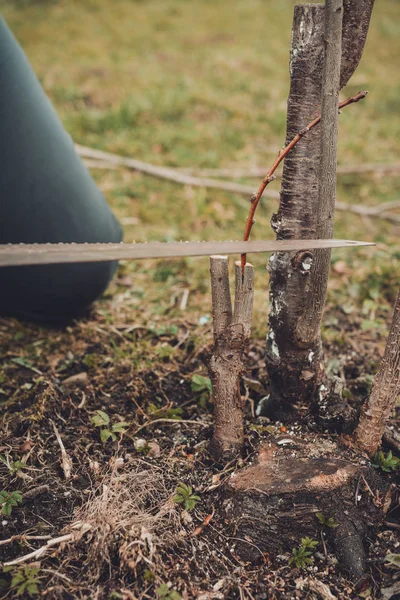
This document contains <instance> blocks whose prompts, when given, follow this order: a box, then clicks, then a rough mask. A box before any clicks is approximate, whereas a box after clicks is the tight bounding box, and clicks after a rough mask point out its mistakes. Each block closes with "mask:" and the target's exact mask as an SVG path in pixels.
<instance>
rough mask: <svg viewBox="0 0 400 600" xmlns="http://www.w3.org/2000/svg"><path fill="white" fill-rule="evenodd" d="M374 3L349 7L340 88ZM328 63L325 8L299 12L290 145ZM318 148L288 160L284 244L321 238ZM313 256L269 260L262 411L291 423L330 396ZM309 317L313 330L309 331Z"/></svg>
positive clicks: (317, 95)
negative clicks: (266, 391) (266, 384)
mask: <svg viewBox="0 0 400 600" xmlns="http://www.w3.org/2000/svg"><path fill="white" fill-rule="evenodd" d="M373 3H374V0H361V1H360V2H351V1H350V0H345V2H344V15H343V34H342V57H341V71H340V87H343V86H344V85H345V84H346V83H347V81H348V80H349V78H350V77H351V75H352V74H353V72H354V70H355V69H356V67H357V65H358V63H359V60H360V58H361V55H362V51H363V48H364V44H365V40H366V35H367V31H368V26H369V20H370V16H371V12H372V7H373ZM323 62H324V6H323V5H318V4H316V5H312V4H306V5H299V6H296V7H295V12H294V22H293V31H292V45H291V56H290V76H291V85H290V94H289V99H288V116H287V136H286V139H287V142H288V141H289V140H291V139H292V138H293V136H294V135H295V134H296V133H297V132H298V131H300V130H301V129H302V128H303V127H305V126H306V125H307V123H309V122H310V120H312V118H313V117H315V116H316V115H317V114H318V112H319V110H320V105H321V91H322V87H321V82H322V78H321V74H322V72H323ZM320 150H321V139H320V129H319V128H318V127H317V128H315V129H313V130H312V131H310V132H309V133H308V134H307V136H305V137H304V138H302V139H301V140H300V141H299V143H298V144H297V146H296V147H295V148H294V149H293V151H292V152H291V153H290V154H289V155H288V156H287V158H286V159H285V163H284V169H283V177H282V187H281V201H280V205H279V210H278V212H277V214H275V215H273V217H272V220H271V225H272V228H273V229H274V231H275V232H276V234H277V238H278V239H301V238H303V239H305V238H315V237H317V236H318V235H320V234H321V223H320V222H319V221H318V197H319V180H320ZM332 217H333V215H332ZM332 222H333V218H332ZM332 230H333V227H332ZM325 233H326V232H325ZM315 257H316V254H315V252H314V251H311V250H310V251H302V252H293V253H291V254H289V253H287V254H283V253H275V254H274V255H273V256H272V257H271V259H270V261H269V265H268V270H269V273H270V306H271V308H270V316H269V333H268V336H267V353H266V359H267V368H268V373H269V377H270V383H271V394H270V399H269V402H268V404H267V406H266V407H265V409H264V410H266V411H267V412H268V413H269V414H272V415H273V416H274V417H281V416H283V415H284V416H285V417H286V418H287V417H288V416H289V415H290V413H293V412H295V409H296V405H298V404H299V403H300V404H309V403H310V402H311V401H312V400H313V399H314V398H315V397H316V395H317V391H318V390H319V391H320V393H321V394H322V395H323V394H324V392H325V391H327V390H324V388H321V387H320V386H321V384H322V382H323V381H324V377H325V374H324V366H323V354H322V344H321V335H320V325H321V319H322V313H323V307H324V303H325V290H326V282H327V279H328V272H329V260H328V259H327V258H326V256H325V260H324V261H322V263H321V260H315ZM328 258H329V257H328ZM310 311H312V313H313V327H312V328H309V327H307V326H304V324H305V323H306V322H307V315H308V313H310Z"/></svg>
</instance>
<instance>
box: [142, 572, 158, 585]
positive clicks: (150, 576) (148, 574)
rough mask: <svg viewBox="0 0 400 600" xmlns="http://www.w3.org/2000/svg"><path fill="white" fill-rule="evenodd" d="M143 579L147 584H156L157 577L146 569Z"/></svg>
mask: <svg viewBox="0 0 400 600" xmlns="http://www.w3.org/2000/svg"><path fill="white" fill-rule="evenodd" d="M143 578H144V580H145V581H146V582H147V583H154V581H155V579H156V576H155V575H154V573H153V571H151V570H150V569H145V570H144V573H143Z"/></svg>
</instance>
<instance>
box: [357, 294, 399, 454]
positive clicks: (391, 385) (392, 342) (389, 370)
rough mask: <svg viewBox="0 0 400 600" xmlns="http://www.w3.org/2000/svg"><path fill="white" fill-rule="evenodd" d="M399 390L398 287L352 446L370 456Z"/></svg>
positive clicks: (375, 447) (375, 449)
mask: <svg viewBox="0 0 400 600" xmlns="http://www.w3.org/2000/svg"><path fill="white" fill-rule="evenodd" d="M399 393H400V290H399V293H398V295H397V299H396V303H395V307H394V312H393V320H392V325H391V327H390V331H389V337H388V340H387V342H386V348H385V354H384V357H383V360H382V363H381V366H380V369H379V371H378V373H377V375H376V376H375V379H374V382H373V385H372V390H371V393H370V395H369V397H368V398H367V400H366V402H365V404H364V406H363V408H362V411H361V416H360V421H359V424H358V426H357V429H356V430H355V432H354V439H355V443H356V445H357V446H358V447H359V448H360V449H361V450H363V451H364V452H366V453H367V454H368V455H369V456H373V455H374V454H375V452H376V451H377V450H378V448H379V446H380V445H381V441H382V436H383V434H384V431H385V426H386V422H387V420H388V419H389V417H390V415H391V414H392V412H393V410H394V407H395V406H396V401H397V399H398V397H399Z"/></svg>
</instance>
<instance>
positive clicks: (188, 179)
mask: <svg viewBox="0 0 400 600" xmlns="http://www.w3.org/2000/svg"><path fill="white" fill-rule="evenodd" d="M75 149H76V151H77V152H78V154H79V155H80V156H82V157H84V158H90V159H97V160H100V161H102V164H103V165H104V162H108V163H109V164H112V165H117V166H120V167H127V168H128V169H133V170H134V171H140V172H141V173H145V174H146V175H152V176H153V177H157V178H159V179H167V180H169V181H174V182H175V183H181V184H183V185H190V186H193V187H207V188H212V189H219V190H225V191H227V192H234V193H237V194H246V196H248V195H249V194H252V193H253V188H252V187H251V186H249V185H244V184H241V183H235V182H231V181H218V180H217V179H208V178H202V177H193V176H192V175H187V174H186V173H182V172H180V171H177V170H176V169H169V168H168V167H158V166H156V165H152V164H150V163H145V162H143V161H141V160H137V159H134V158H128V157H124V156H118V154H111V153H110V152H103V151H102V150H95V149H94V148H88V147H86V146H81V145H79V144H75ZM268 196H269V197H270V198H279V193H278V192H270V193H269V194H268Z"/></svg>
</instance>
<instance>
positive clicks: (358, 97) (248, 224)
mask: <svg viewBox="0 0 400 600" xmlns="http://www.w3.org/2000/svg"><path fill="white" fill-rule="evenodd" d="M367 94H368V92H358V94H356V95H355V96H352V97H350V98H347V100H344V101H343V102H340V104H339V107H338V108H339V110H340V109H341V108H344V107H345V106H349V105H350V104H354V103H355V102H358V101H359V100H362V99H363V98H365V97H366V95H367ZM320 120H321V115H318V117H316V118H315V119H314V120H313V121H311V123H309V124H308V125H307V127H305V128H304V129H302V130H301V131H299V133H298V134H297V135H295V136H294V138H293V139H292V141H291V142H289V143H288V144H287V145H286V146H285V147H284V148H283V149H282V150H280V152H279V154H278V157H277V159H276V160H275V162H274V163H273V165H272V167H271V168H270V169H269V171H268V173H267V174H266V175H265V177H264V179H263V180H262V182H261V185H260V187H259V188H258V191H257V193H256V194H253V195H252V196H251V198H250V202H251V206H250V211H249V215H248V217H247V221H246V227H245V231H244V236H243V239H244V241H245V242H247V240H248V239H249V237H250V233H251V230H252V227H253V225H254V215H255V212H256V210H257V206H258V203H259V202H260V199H261V196H262V195H263V192H264V190H265V188H266V187H267V185H268V184H269V183H271V181H273V179H274V178H275V175H274V173H275V171H276V169H277V168H278V166H279V164H280V163H281V162H282V160H283V159H284V158H285V157H286V156H287V155H288V154H289V152H290V151H291V150H292V148H294V147H295V145H296V144H297V142H299V141H300V140H301V138H302V137H303V136H304V135H305V134H306V133H308V132H309V131H310V130H311V129H313V127H315V126H316V125H318V123H319V122H320ZM245 265H246V254H242V256H241V267H242V273H244V267H245Z"/></svg>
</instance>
